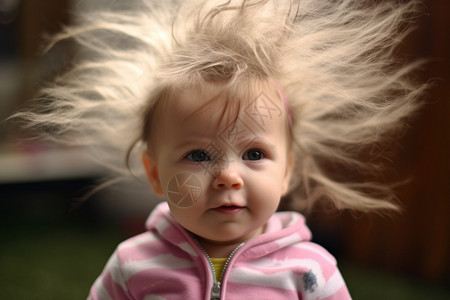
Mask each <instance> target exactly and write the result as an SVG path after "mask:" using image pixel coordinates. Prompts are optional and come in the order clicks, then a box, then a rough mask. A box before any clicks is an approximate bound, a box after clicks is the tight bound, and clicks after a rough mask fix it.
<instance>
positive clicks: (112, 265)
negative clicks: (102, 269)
mask: <svg viewBox="0 0 450 300" xmlns="http://www.w3.org/2000/svg"><path fill="white" fill-rule="evenodd" d="M106 269H107V270H108V271H109V273H110V274H111V277H112V279H113V280H114V281H115V282H116V283H117V284H119V285H120V286H121V287H122V289H123V290H124V291H127V290H128V288H127V286H126V284H125V280H124V279H123V277H122V272H121V270H120V262H119V259H118V257H117V254H114V255H113V256H111V258H110V259H109V261H108V263H107V264H106Z"/></svg>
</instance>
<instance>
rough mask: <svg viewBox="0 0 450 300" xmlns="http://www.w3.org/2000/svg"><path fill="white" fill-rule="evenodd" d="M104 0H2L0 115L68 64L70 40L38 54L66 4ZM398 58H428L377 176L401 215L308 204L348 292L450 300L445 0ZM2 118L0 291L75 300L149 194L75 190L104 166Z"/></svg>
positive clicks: (448, 16)
mask: <svg viewBox="0 0 450 300" xmlns="http://www.w3.org/2000/svg"><path fill="white" fill-rule="evenodd" d="M112 2H116V1H112V0H95V1H94V0H89V1H88V0H82V1H80V0H41V1H34V0H0V121H1V120H4V119H5V118H6V117H7V116H9V115H10V114H11V113H12V112H14V111H16V110H17V109H20V108H21V107H23V105H24V104H25V102H26V101H27V100H29V99H31V98H33V96H34V95H35V93H36V91H37V90H38V89H39V87H40V85H41V83H42V82H45V80H48V79H50V78H52V77H53V76H54V75H55V74H56V73H58V71H61V70H62V69H64V68H66V67H68V66H69V64H70V58H71V57H72V55H73V52H74V51H73V50H74V49H72V48H71V47H70V45H66V46H65V47H56V48H55V49H53V50H52V51H50V52H49V53H48V54H46V55H41V50H42V46H43V41H44V37H45V36H46V35H48V34H52V33H55V32H57V31H59V30H60V29H61V28H62V27H63V26H64V24H69V23H70V22H72V21H73V12H77V11H80V10H85V9H92V8H93V7H96V6H101V5H110V4H111V3H112ZM398 55H399V57H400V56H401V58H402V59H404V58H407V59H417V58H425V59H428V60H429V62H428V64H427V65H426V66H425V67H423V68H422V69H421V70H420V71H419V72H418V74H417V76H418V79H420V80H422V81H429V80H431V82H432V84H433V85H432V87H431V88H430V91H429V93H428V94H427V95H426V97H425V99H424V101H425V102H426V104H425V105H424V108H423V109H422V110H421V111H420V113H419V114H418V115H417V116H416V117H415V118H414V119H413V120H412V121H411V122H410V126H409V128H408V129H407V130H406V132H405V133H404V134H403V135H402V136H399V137H398V141H396V142H397V143H398V145H400V146H399V147H397V148H398V149H396V151H395V152H394V153H393V157H392V161H391V162H390V165H389V170H388V172H387V173H385V174H384V175H383V178H380V180H385V181H386V182H398V181H400V180H403V179H405V178H408V179H410V180H409V181H408V182H407V183H405V184H403V185H400V186H398V187H397V188H396V192H397V195H398V197H399V199H400V203H401V205H402V207H403V208H404V211H403V213H401V214H391V215H390V216H380V215H377V214H370V215H362V214H355V213H349V212H341V213H337V212H333V213H330V212H329V211H327V212H326V213H323V212H322V213H320V212H315V213H313V214H312V215H310V216H309V223H310V226H311V228H312V231H313V234H314V236H315V241H317V242H319V243H320V244H322V245H324V246H325V247H326V248H327V249H329V251H330V252H331V253H333V254H334V255H335V256H336V257H337V258H338V261H339V263H340V268H341V271H342V273H343V275H344V278H345V279H346V281H347V284H348V287H349V289H350V292H351V293H352V295H353V297H354V299H450V81H449V79H450V1H448V0H425V1H424V11H423V13H422V14H421V15H420V17H419V18H418V20H417V29H416V30H415V31H414V32H413V33H412V34H411V35H410V36H409V37H408V39H407V40H405V42H404V43H403V44H402V47H401V49H400V51H399V53H398ZM30 136H31V133H30V132H26V131H24V130H21V129H20V128H19V127H18V124H13V123H11V122H4V121H3V122H1V123H0V299H83V298H85V297H86V296H87V294H88V291H89V288H90V286H91V284H92V283H93V281H94V280H95V278H96V277H97V276H98V275H99V274H100V272H101V270H102V268H103V266H104V264H105V263H106V260H107V259H108V257H109V256H110V255H111V253H112V251H113V250H114V248H115V246H116V245H117V243H118V242H120V241H121V240H123V239H125V238H127V237H129V236H132V235H135V234H136V233H139V232H142V231H143V230H144V221H145V219H146V217H147V216H148V214H149V212H150V211H151V209H152V208H153V206H154V205H155V204H156V203H157V202H158V201H159V199H156V198H154V197H153V196H151V194H150V190H149V188H148V187H147V185H146V183H145V182H140V181H139V180H136V181H133V182H125V183H122V184H120V185H116V186H114V187H109V188H107V189H104V190H102V191H101V192H99V193H96V194H94V195H93V196H91V197H90V198H89V199H88V200H84V199H83V197H84V196H85V195H86V194H87V193H88V192H89V191H90V190H91V189H92V188H93V187H95V186H96V185H98V184H99V182H101V180H102V179H103V178H104V177H105V176H107V175H108V174H107V173H106V172H105V170H103V169H102V168H100V167H97V166H96V165H95V164H93V163H92V162H90V161H89V158H88V157H87V154H86V151H84V149H80V148H66V147H60V146H55V145H52V144H49V143H47V142H43V141H39V140H30V139H29V138H30Z"/></svg>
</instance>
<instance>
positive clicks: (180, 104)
mask: <svg viewBox="0 0 450 300" xmlns="http://www.w3.org/2000/svg"><path fill="white" fill-rule="evenodd" d="M166 104H167V105H166V109H165V110H166V113H169V114H171V115H172V116H173V117H174V118H175V119H176V120H177V121H178V122H187V121H189V120H190V119H197V120H198V119H199V118H201V117H202V116H206V117H207V118H206V120H205V121H209V122H208V123H214V122H215V123H216V124H210V125H211V126H212V125H215V126H213V127H217V126H220V125H223V124H224V123H225V124H227V123H229V122H232V121H236V120H237V119H238V118H241V119H242V118H245V117H251V118H252V119H254V121H255V122H256V123H257V125H260V126H264V125H265V123H267V122H269V121H271V120H272V119H274V118H276V117H283V116H284V114H285V108H284V104H283V102H282V100H281V97H280V96H279V94H278V91H277V89H276V88H275V87H274V86H273V85H272V84H270V83H268V82H250V83H243V84H239V85H236V86H232V87H229V86H226V85H225V84H207V85H202V87H201V88H200V87H190V88H183V89H178V90H176V91H175V92H174V93H173V94H172V96H171V97H170V98H169V99H167V101H166Z"/></svg>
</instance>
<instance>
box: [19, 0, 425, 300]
mask: <svg viewBox="0 0 450 300" xmlns="http://www.w3.org/2000/svg"><path fill="white" fill-rule="evenodd" d="M181 2H182V3H176V1H167V3H163V4H156V3H153V2H151V1H144V0H142V1H135V2H132V5H131V7H129V8H123V7H122V8H121V10H112V11H105V12H100V13H97V14H94V15H93V16H87V17H86V19H85V20H83V21H82V22H80V23H79V24H78V25H76V26H74V27H71V28H68V29H66V31H65V32H63V33H62V34H60V35H58V36H56V37H55V38H54V39H53V41H52V43H56V42H59V41H61V40H64V39H67V38H74V39H75V40H76V41H78V42H79V43H80V45H81V46H83V47H84V49H85V50H87V54H88V56H87V58H85V59H84V60H81V61H80V62H79V63H78V64H77V65H76V67H75V68H74V69H73V70H72V71H71V72H69V73H68V74H66V75H64V76H62V77H60V78H58V79H57V80H56V82H55V85H54V86H52V87H49V88H48V89H45V90H44V91H43V92H44V94H45V95H47V97H49V98H50V99H53V100H54V101H51V102H50V110H48V109H47V108H48V107H47V106H45V108H46V109H45V110H42V111H40V112H39V111H38V112H23V113H19V114H18V115H17V116H20V117H24V118H25V119H27V120H28V122H29V124H30V126H42V127H45V128H51V129H52V130H50V131H48V132H50V133H52V134H53V135H52V137H53V138H54V139H56V140H58V141H62V142H65V143H76V144H89V145H93V147H94V148H97V149H100V150H101V149H105V151H104V152H100V153H103V154H104V155H102V154H100V155H99V158H100V159H103V160H105V161H108V160H109V159H111V160H109V161H110V162H113V163H114V165H113V167H114V169H116V170H117V169H118V168H120V167H122V166H117V163H116V162H117V156H116V155H115V154H116V153H117V154H123V153H125V152H126V153H127V159H128V160H129V161H130V160H132V159H133V157H136V156H139V157H141V160H142V163H143V167H144V170H145V173H146V175H147V178H148V181H149V183H150V185H151V187H152V189H153V191H154V192H155V194H157V195H159V196H162V197H164V198H165V199H166V200H167V201H166V202H164V203H161V204H159V205H158V206H157V207H156V208H155V210H154V211H153V213H152V214H151V215H150V217H149V219H148V221H147V224H146V227H147V231H146V232H145V233H142V234H140V235H138V236H136V237H133V238H131V239H129V240H127V241H125V242H123V243H121V244H120V245H119V246H118V248H117V249H116V251H115V252H114V254H113V255H112V257H111V258H110V260H109V262H108V263H107V265H106V267H105V269H104V271H103V273H102V274H101V276H100V277H99V278H98V279H97V280H96V282H95V283H94V285H93V287H92V289H91V292H90V296H89V299H208V298H209V299H256V298H258V299H349V298H350V295H349V292H348V290H347V288H346V285H345V283H344V280H343V279H342V276H341V274H340V272H339V270H338V268H337V265H336V261H335V259H334V258H333V257H332V256H331V255H330V254H329V253H328V252H327V251H326V250H325V249H323V248H322V247H320V246H318V245H317V244H314V243H312V242H310V239H311V233H310V231H309V229H308V228H307V226H306V225H305V221H304V218H303V216H302V215H301V214H299V213H298V212H276V211H277V209H278V207H279V205H280V202H285V201H288V200H287V198H289V199H290V202H289V203H288V204H290V205H291V207H293V208H294V209H302V208H303V209H304V208H309V207H312V205H313V203H315V202H316V200H319V199H329V200H332V201H333V203H334V204H335V205H336V206H337V207H338V208H351V209H357V210H363V211H369V210H372V209H395V208H396V206H395V205H394V204H392V202H390V201H388V200H389V199H388V198H389V197H388V196H389V194H386V195H387V197H384V198H378V197H375V196H374V194H373V193H369V191H376V192H380V191H381V192H385V191H387V189H386V188H385V187H383V186H382V185H377V184H373V183H364V182H363V183H361V182H358V183H355V182H346V181H344V180H342V178H339V177H336V176H335V175H332V174H331V173H330V169H331V168H330V167H329V166H330V165H331V164H333V165H334V166H338V167H341V166H342V167H343V168H345V170H349V168H357V170H360V169H361V168H364V167H366V165H367V163H365V162H362V161H360V160H358V158H357V157H358V156H357V155H356V154H357V153H358V151H360V150H361V149H362V148H363V147H365V146H367V145H372V144H374V143H378V142H380V141H381V137H383V135H384V134H385V133H386V132H388V131H390V130H392V129H395V128H398V126H399V124H401V121H402V120H403V118H405V117H406V116H408V115H410V114H411V113H412V112H413V111H414V110H415V109H416V107H417V105H416V104H415V103H416V102H415V100H416V98H417V96H418V95H419V94H420V91H421V89H422V87H418V86H416V85H414V84H412V83H410V81H408V79H407V74H408V73H409V71H410V70H411V69H412V68H413V67H414V66H412V65H407V66H401V67H400V66H396V67H395V68H394V66H393V64H392V60H391V57H390V54H391V53H392V50H393V47H394V46H395V45H396V43H398V41H399V40H401V37H402V36H403V35H404V34H405V32H404V31H402V30H401V29H402V26H404V25H405V20H407V19H408V17H409V16H410V14H411V13H412V12H413V11H414V6H415V2H414V1H409V2H408V4H396V3H395V2H393V3H391V2H389V3H386V2H382V3H379V4H376V5H374V4H370V3H365V2H364V1H353V0H338V1H325V0H305V1H271V0H265V1H261V0H260V1H256V0H254V1H250V0H236V1H234V0H230V1H225V0H223V1H181ZM45 105H49V102H46V104H45ZM135 132H137V134H135V135H134V133H135ZM55 134H56V135H55ZM129 144H131V146H130V147H128V148H126V147H127V146H128V145H129ZM107 154H108V156H107ZM128 164H129V165H130V164H131V163H130V162H128ZM376 194H377V195H380V193H376ZM285 196H286V197H285Z"/></svg>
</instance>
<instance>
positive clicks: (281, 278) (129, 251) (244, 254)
mask: <svg viewBox="0 0 450 300" xmlns="http://www.w3.org/2000/svg"><path fill="white" fill-rule="evenodd" d="M146 227H147V229H148V231H147V232H145V233H142V234H140V235H138V236H135V237H133V238H131V239H129V240H127V241H125V242H123V243H121V244H120V245H119V246H118V247H117V249H116V251H115V252H114V254H113V255H112V256H111V258H110V259H109V261H108V263H107V264H106V267H105V269H104V270H103V273H102V274H101V275H100V277H99V278H98V279H97V280H96V281H95V283H94V285H93V287H92V289H91V292H90V295H89V297H88V299H92V300H94V299H145V300H151V299H155V300H156V299H169V300H171V299H271V300H275V299H351V298H350V295H349V292H348V290H347V287H346V285H345V283H344V280H343V279H342V276H341V274H340V272H339V270H338V269H337V267H336V260H335V259H334V258H333V257H332V256H331V255H330V254H329V253H328V252H327V251H326V250H325V249H323V248H322V247H320V246H318V245H317V244H314V243H312V242H310V241H309V240H310V238H311V233H310V231H309V229H308V228H307V227H306V225H305V222H304V218H303V216H302V215H300V214H298V213H294V212H280V213H276V214H274V215H273V216H272V217H271V218H270V219H269V221H268V222H267V224H266V227H265V231H264V233H263V234H261V235H260V236H258V237H256V238H253V239H252V240H249V241H247V242H246V243H245V244H241V245H240V246H239V247H238V248H236V249H235V251H233V253H232V254H231V255H230V257H229V258H228V261H227V263H226V266H225V268H224V271H223V274H222V275H221V276H222V279H221V281H220V282H217V281H216V280H215V276H214V271H213V269H212V267H211V262H210V260H209V258H208V257H207V255H205V253H204V251H203V250H202V248H201V247H200V246H199V244H198V243H196V241H195V240H194V239H193V238H192V236H191V235H190V234H189V233H188V232H187V231H186V230H184V229H183V228H182V227H181V226H180V225H179V224H178V223H177V222H176V221H175V220H174V219H173V218H172V217H171V216H170V212H169V208H168V206H167V204H166V203H162V204H160V205H158V206H157V207H156V208H155V210H154V211H153V213H152V214H151V215H150V217H149V218H148V220H147V223H146Z"/></svg>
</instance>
